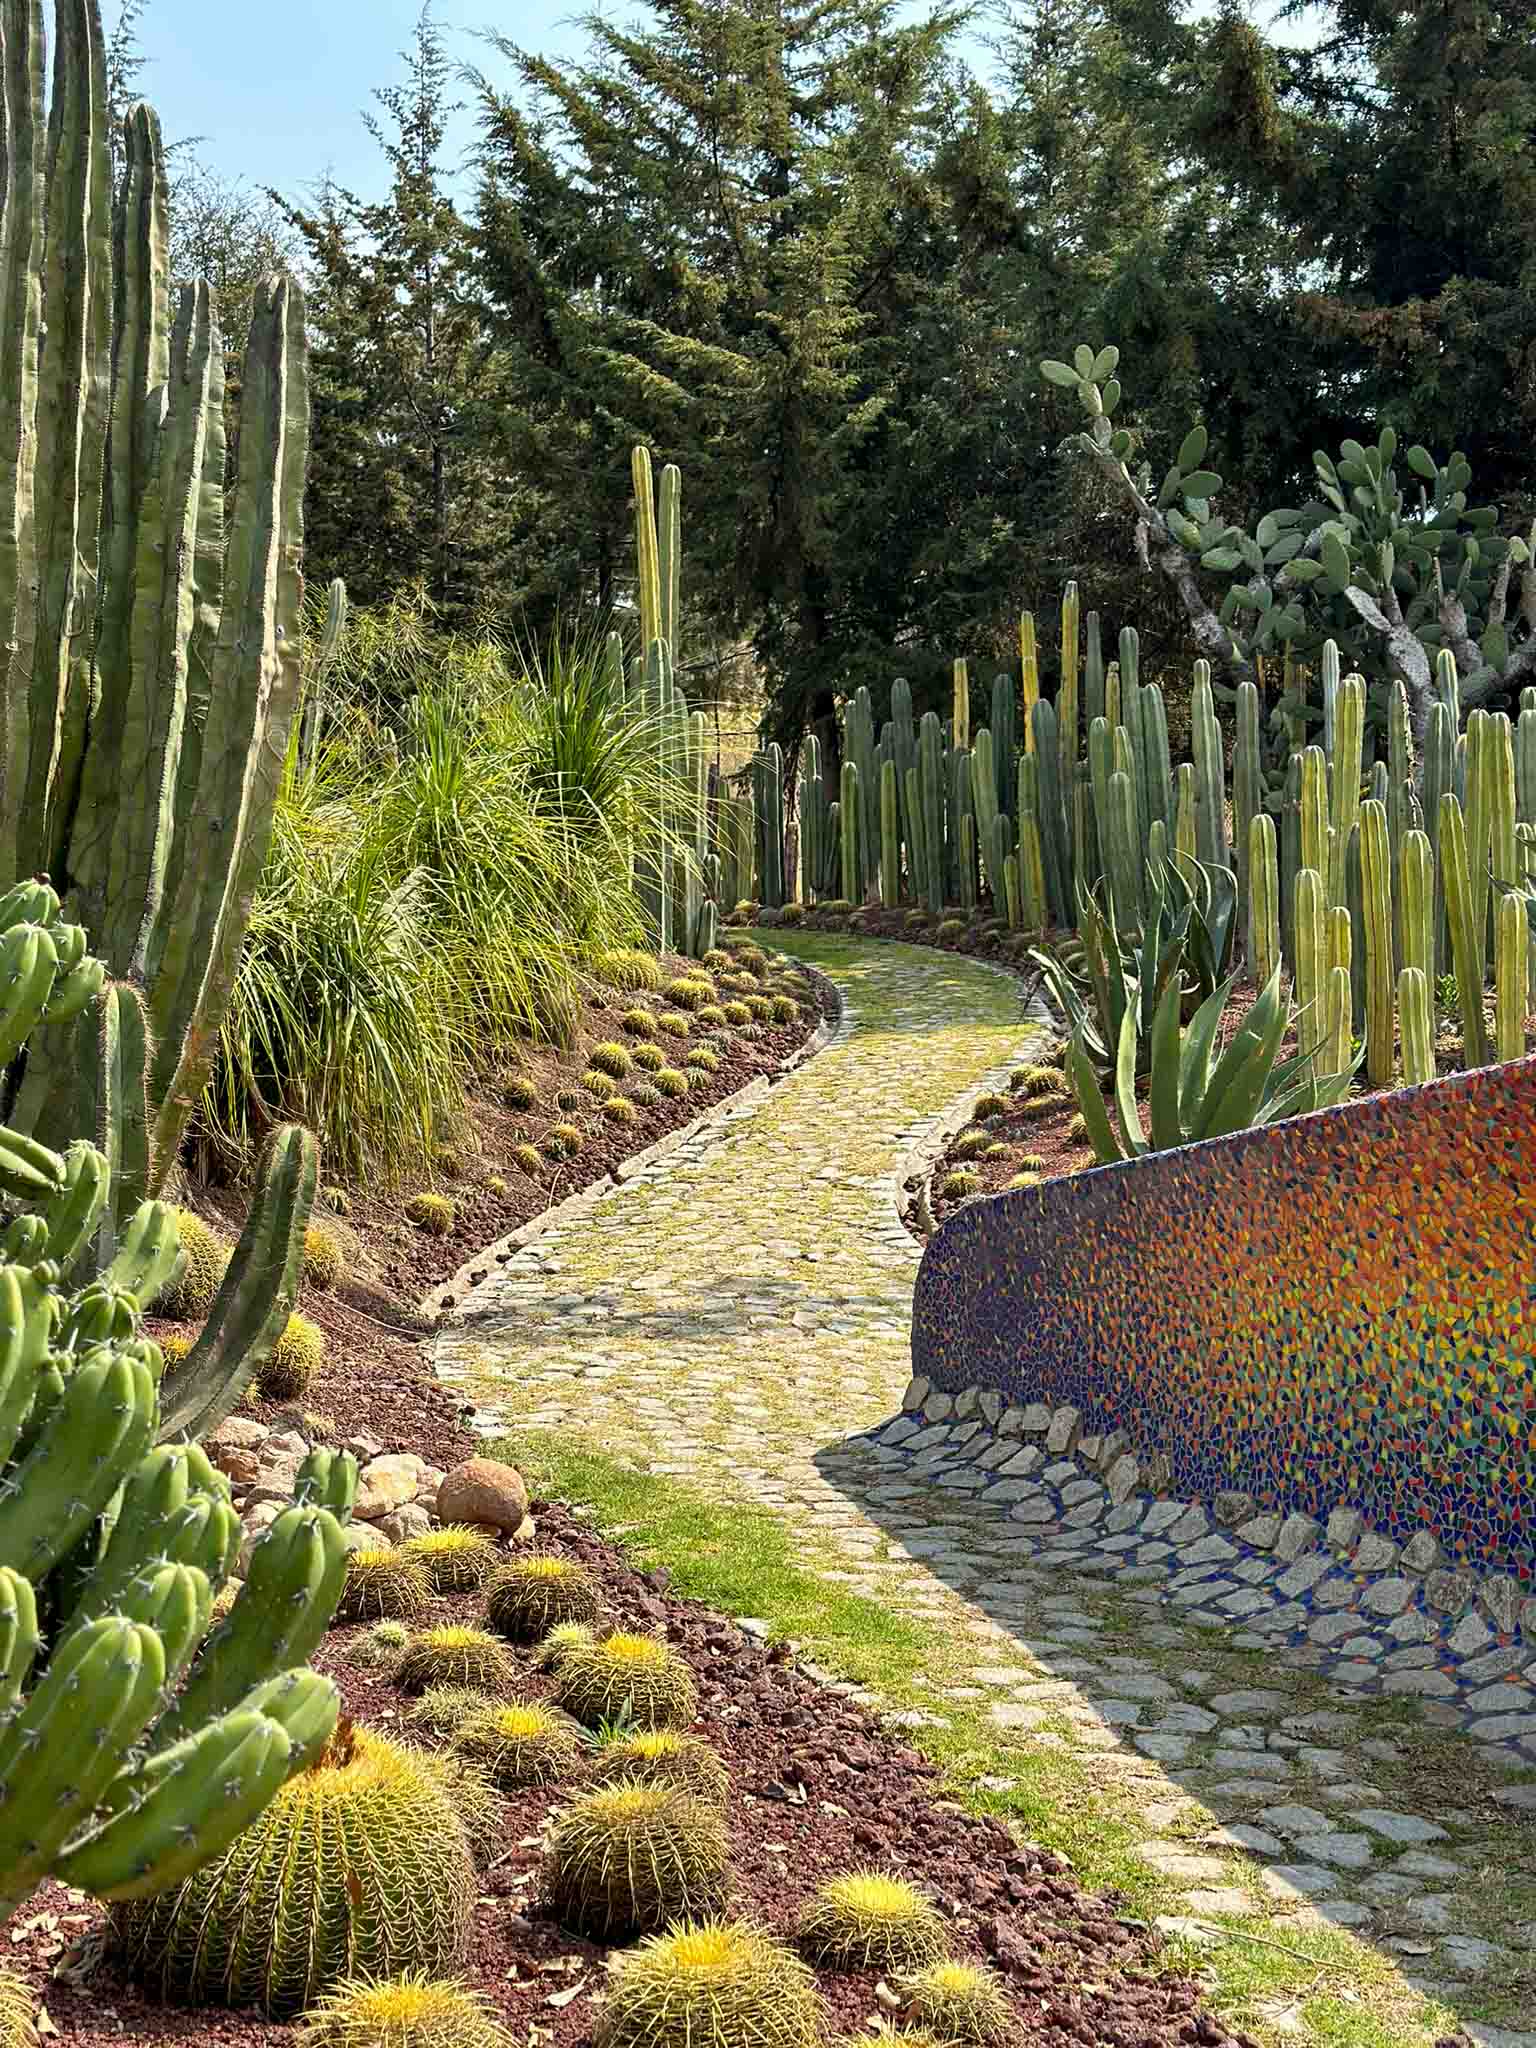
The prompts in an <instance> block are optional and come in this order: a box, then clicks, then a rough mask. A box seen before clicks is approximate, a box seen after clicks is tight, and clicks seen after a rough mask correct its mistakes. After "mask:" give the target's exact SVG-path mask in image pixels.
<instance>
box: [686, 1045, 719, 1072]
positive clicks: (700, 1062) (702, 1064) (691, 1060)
mask: <svg viewBox="0 0 1536 2048" xmlns="http://www.w3.org/2000/svg"><path fill="white" fill-rule="evenodd" d="M684 1064H685V1065H686V1066H690V1067H697V1068H699V1069H700V1071H701V1072H703V1073H706V1074H717V1073H719V1071H720V1055H719V1053H717V1052H715V1051H713V1050H712V1049H711V1048H710V1047H709V1046H707V1045H696V1046H695V1047H694V1048H693V1050H692V1051H691V1052H690V1053H689V1055H688V1057H687V1060H686V1061H685V1062H684Z"/></svg>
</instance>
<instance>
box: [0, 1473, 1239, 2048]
mask: <svg viewBox="0 0 1536 2048" xmlns="http://www.w3.org/2000/svg"><path fill="white" fill-rule="evenodd" d="M535 1512H536V1516H537V1520H538V1523H539V1541H540V1545H541V1547H542V1548H544V1549H546V1550H550V1551H556V1552H559V1553H561V1554H564V1555H567V1556H574V1557H579V1558H581V1559H582V1560H584V1561H585V1562H586V1563H588V1564H589V1565H591V1566H592V1567H594V1568H595V1569H596V1570H597V1571H598V1572H599V1574H600V1576H601V1579H602V1582H603V1587H604V1593H605V1597H606V1599H607V1602H608V1608H609V1614H610V1618H611V1619H612V1620H613V1621H614V1622H615V1623H616V1624H620V1625H628V1626H640V1627H643V1628H646V1629H650V1630H655V1631H659V1632H661V1633H664V1634H665V1635H666V1636H667V1637H668V1638H669V1639H670V1640H671V1641H672V1642H673V1643H674V1644H676V1645H677V1647H678V1649H679V1650H680V1651H681V1652H682V1654H683V1656H684V1657H685V1658H686V1659H687V1661H688V1663H689V1664H690V1665H691V1667H692V1669H693V1671H694V1673H695V1676H696V1678H697V1680H698V1683H699V1693H700V1715H699V1722H698V1727H699V1731H700V1732H701V1733H702V1734H704V1735H705V1736H706V1737H707V1738H708V1740H709V1741H710V1742H711V1743H712V1744H713V1745H714V1747H715V1748H716V1749H717V1751H718V1752H719V1754H720V1755H721V1756H722V1758H723V1759H724V1760H725V1763H726V1765H727V1768H728V1770H729V1773H730V1777H731V1797H730V1824H731V1850H732V1865H733V1891H732V1898H731V1910H732V1911H733V1912H736V1913H739V1914H742V1915H744V1916H747V1917H751V1918H754V1919H756V1920H758V1921H760V1922H761V1923H763V1924H765V1925H767V1926H768V1927H770V1928H771V1929H773V1930H774V1931H776V1932H777V1933H779V1934H780V1935H782V1936H784V1937H785V1938H792V1937H793V1933H794V1928H795V1924H796V1920H797V1917H798V1913H799V1910H800V1907H801V1905H802V1902H803V1901H804V1900H805V1899H806V1897H807V1896H808V1894H809V1893H810V1892H811V1891H812V1890H813V1888H814V1887H815V1885H816V1884H817V1883H818V1882H820V1881H821V1880H822V1879H824V1878H826V1877H830V1876H834V1875H837V1874H839V1873H841V1872H844V1871H847V1870H850V1869H857V1868H866V1867H872V1868H878V1869H880V1870H884V1871H890V1872H895V1873H899V1874H902V1875H905V1876H906V1877H908V1878H910V1879H911V1880H912V1881H913V1882H914V1883H916V1884H917V1885H919V1886H920V1887H921V1888H922V1889H923V1890H924V1891H925V1892H926V1893H927V1894H928V1895H929V1896H930V1897H931V1898H932V1899H933V1900H934V1901H935V1902H936V1903H937V1904H938V1906H939V1907H940V1910H941V1911H942V1913H943V1914H944V1916H945V1918H946V1919H947V1920H948V1922H949V1923H950V1928H951V1935H952V1946H953V1950H954V1953H955V1954H957V1955H959V1956H964V1957H970V1958H972V1959H975V1960H977V1961H982V1960H988V1961H991V1962H992V1963H993V1964H994V1965H995V1966H996V1967H997V1968H998V1969H999V1970H1000V1971H1001V1972H1002V1973H1003V1975H1004V1978H1005V1980H1006V1983H1007V1986H1008V1989H1009V1992H1010V1995H1011V1997H1012V2001H1013V2005H1014V2009H1015V2012H1016V2014H1017V2019H1018V2031H1017V2033H1016V2035H1015V2036H1014V2037H1013V2038H1014V2039H1016V2040H1017V2041H1019V2042H1025V2043H1041V2044H1059V2048H1067V2044H1083V2048H1174V2044H1185V2043H1191V2044H1200V2048H1252V2044H1250V2043H1249V2042H1248V2039H1247V2037H1246V2036H1243V2035H1232V2034H1230V2033H1229V2032H1228V2031H1227V2030H1226V2029H1225V2028H1224V2027H1223V2026H1222V2025H1221V2024H1220V2023H1219V2022H1218V2021H1216V2020H1215V2019H1213V2018H1212V2017H1211V2016H1210V2015H1209V2014H1208V2013H1207V2012H1206V2010H1205V2009H1204V2006H1203V2004H1202V1994H1201V1992H1200V1990H1199V1987H1198V1986H1196V1985H1194V1984H1192V1983H1190V1982H1188V1981H1187V1980H1184V1979H1180V1978H1177V1977H1173V1976H1170V1975H1167V1974H1165V1973H1164V1972H1163V1971H1162V1970H1161V1969H1160V1968H1159V1965H1158V1961H1157V1947H1158V1943H1157V1938H1156V1936H1155V1935H1153V1934H1151V1933H1149V1931H1148V1930H1147V1929H1146V1928H1145V1926H1143V1925H1142V1924H1141V1923H1140V1922H1138V1921H1136V1920H1134V1919H1131V1918H1129V1917H1128V1916H1125V1915H1123V1914H1122V1913H1121V1912H1120V1911H1119V1910H1117V1902H1116V1901H1115V1900H1114V1899H1113V1898H1109V1899H1099V1898H1094V1897H1093V1896H1091V1895H1090V1894H1088V1893H1086V1892H1084V1891H1083V1890H1082V1889H1081V1888H1080V1887H1079V1886H1078V1884H1077V1883H1076V1882H1075V1880H1074V1879H1073V1877H1072V1875H1071V1873H1070V1871H1069V1870H1068V1869H1067V1868H1066V1866H1065V1865H1064V1863H1063V1862H1062V1860H1061V1859H1060V1858H1059V1857H1056V1856H1053V1855H1051V1854H1049V1853H1047V1852H1045V1851H1043V1850H1040V1849H1037V1848H1035V1847H1033V1846H1031V1845H1027V1844H1021V1843H1019V1842H1017V1841H1016V1840H1015V1839H1014V1838H1013V1837H1012V1836H1011V1835H1010V1834H1009V1833H1008V1831H1007V1829H1006V1828H1004V1827H1003V1826H1002V1825H1001V1823H999V1822H997V1821H994V1820H989V1819H984V1818H976V1817H974V1816H971V1815H968V1814H966V1813H964V1812H963V1811H961V1810H960V1809H959V1808H958V1807H956V1806H954V1805H952V1804H951V1803H950V1802H948V1801H946V1800H944V1799H943V1798H942V1797H940V1796H939V1795H938V1791H937V1788H936V1786H935V1782H934V1780H935V1771H934V1767H933V1765H932V1764H930V1763H929V1762H928V1761H927V1760H926V1759H924V1758H923V1757H921V1756H919V1755H918V1754H917V1753H916V1752H915V1751H913V1750H910V1749H908V1748H906V1747H905V1746H904V1745H903V1744H902V1743H901V1742H900V1740H899V1739H893V1737H891V1736H890V1735H888V1734H886V1733H884V1732H883V1731H882V1730H881V1729H880V1728H879V1727H878V1726H877V1725H876V1724H875V1723H874V1722H873V1721H872V1720H871V1719H870V1717H869V1716H868V1715H867V1714H866V1713H864V1712H863V1711H862V1710H861V1709H859V1708H858V1707H856V1706H854V1705H852V1704H850V1703H849V1702H848V1701H846V1700H844V1699H842V1698H841V1697H839V1696H838V1695H837V1694H835V1693H833V1692H830V1691H828V1690H827V1689H825V1688H824V1687H823V1686H821V1685H820V1684H819V1683H817V1682H815V1681H814V1680H812V1679H811V1678H810V1677H809V1676H807V1675H806V1674H805V1673H803V1672H801V1671H800V1670H798V1669H797V1668H796V1666H795V1663H794V1661H793V1657H792V1655H791V1654H790V1653H789V1652H788V1650H787V1649H786V1648H785V1647H784V1646H778V1645H775V1646H771V1647H765V1646H764V1645H763V1644H761V1643H759V1642H758V1641H756V1640H755V1639H754V1638H753V1637H752V1636H751V1635H749V1634H747V1633H744V1632H743V1631H742V1630H741V1629H739V1628H738V1627H737V1626H736V1625H735V1624H734V1622H732V1621H731V1620H730V1618H729V1617H727V1616H725V1615H722V1614H716V1613H712V1612H711V1611H709V1610H708V1609H706V1608H704V1607H701V1606H699V1605H698V1604H697V1603H695V1602H692V1601H686V1600H681V1599H679V1598H677V1597H675V1596H674V1595H673V1594H672V1593H671V1592H669V1590H668V1577H667V1574H666V1573H665V1572H653V1573H648V1574H641V1573H640V1572H639V1571H637V1570H636V1569H635V1568H634V1567H633V1566H632V1565H631V1564H629V1563H628V1562H627V1561H626V1560H625V1559H624V1557H623V1556H622V1554H621V1553H620V1552H618V1551H617V1550H616V1549H615V1548H614V1547H613V1545H611V1544H609V1543H607V1542H605V1541H603V1540H602V1539H600V1538H598V1537H597V1536H595V1535H594V1534H593V1533H592V1531H591V1530H589V1529H588V1528H586V1527H585V1526H584V1525H583V1523H582V1522H581V1521H580V1520H579V1519H578V1518H577V1517H575V1516H574V1515H572V1514H570V1513H569V1512H567V1511H566V1510H564V1509H562V1508H558V1507H550V1506H539V1507H536V1510H535ZM478 1604H479V1603H478V1596H475V1595H467V1596H464V1597H462V1598H460V1599H457V1600H445V1601H443V1602H442V1603H440V1606H441V1610H442V1615H443V1617H444V1618H448V1617H449V1616H452V1617H453V1618H456V1619H460V1620H473V1619H476V1618H477V1616H478ZM357 1633H358V1631H357V1630H355V1629H338V1630H335V1631H333V1633H332V1634H331V1636H330V1637H329V1638H328V1639H327V1642H326V1644H325V1646H324V1649H323V1651H322V1654H321V1655H320V1657H319V1658H317V1660H316V1661H317V1663H319V1664H320V1665H321V1666H322V1667H323V1668H325V1669H328V1670H329V1671H331V1672H332V1674H333V1675H334V1676H335V1677H336V1678H337V1679H338V1681H339V1683H340V1684H341V1686H342V1689H343V1691H344V1693H345V1695H346V1701H347V1707H348V1710H349V1711H350V1712H351V1713H353V1714H354V1715H355V1716H358V1717H360V1718H362V1719H364V1720H366V1721H367V1722H368V1723H369V1724H370V1725H373V1726H375V1727H385V1728H388V1727H390V1726H391V1723H392V1718H393V1717H395V1716H397V1715H398V1714H399V1713H400V1711H401V1709H402V1706H403V1705H404V1702H403V1701H402V1700H401V1698H400V1696H399V1695H398V1694H397V1693H396V1692H395V1691H394V1689H393V1687H392V1686H390V1685H389V1684H388V1683H387V1682H384V1681H382V1680H380V1679H379V1678H377V1677H375V1676H373V1675H364V1674H361V1673H359V1672H358V1671H356V1670H355V1669H354V1668H353V1667H352V1666H351V1665H350V1664H348V1663H347V1661H346V1658H345V1651H346V1647H347V1645H348V1643H349V1642H350V1641H351V1640H352V1638H353V1637H354V1636H355V1635H356V1634H357ZM514 1654H515V1656H516V1660H517V1663H518V1667H519V1669H518V1692H519V1694H520V1695H521V1696H525V1697H533V1696H536V1695H537V1694H539V1693H542V1692H544V1691H546V1690H547V1689H548V1681H547V1680H546V1678H545V1677H544V1676H543V1674H541V1673H539V1672H537V1671H535V1670H534V1669H533V1667H532V1662H531V1659H530V1658H529V1656H528V1655H527V1654H526V1653H523V1652H515V1653H514ZM407 1732H408V1733H411V1734H412V1735H414V1731H407ZM567 1790H568V1788H567ZM564 1796H566V1791H565V1790H562V1788H552V1789H550V1790H548V1791H539V1792H529V1793H526V1794H523V1795H520V1796H519V1797H518V1798H517V1800H516V1801H515V1803H509V1804H508V1807H507V1812H506V1829H505V1841H506V1848H505V1850H504V1852H503V1854H502V1856H501V1857H500V1859H499V1860H498V1861H497V1863H496V1864H495V1865H494V1866H493V1868H492V1869H491V1870H490V1871H489V1872H487V1873H486V1874H485V1876H484V1878H483V1880H482V1893H481V1901H480V1906H479V1910H478V1913H477V1916H476V1924H475V1935H474V1941H473V1945H472V1950H471V1954H470V1957H469V1961H468V1965H467V1968H466V1971H465V1975H466V1977H467V1979H468V1981H469V1982H471V1983H472V1984H474V1985H476V1986H477V1987H478V1988H479V1989H480V1990H481V1991H482V1992H484V1993H485V1994H486V1995H487V1996H488V1997H489V1998H490V2000H491V2002H492V2003H493V2005H494V2006H495V2007H496V2009H497V2011H498V2012H499V2013H500V2014H501V2015H502V2016H503V2018H504V2020H505V2022H506V2024H507V2025H508V2027H509V2029H510V2031H511V2032H512V2034H513V2037H514V2039H516V2040H517V2041H519V2042H522V2041H524V2040H527V2041H530V2042H532V2041H538V2042H541V2043H547V2044H549V2048H585V2044H588V2043H589V2042H590V2041H591V2039H592V2028H593V2023H594V2019H595V2017H596V2013H597V2006H596V2000H595V1994H597V1993H599V1992H600V1991H601V1988H602V1984H603V1978H604V1969H603V1966H604V1963H605V1962H606V1960H607V1956H608V1954H609V1953H610V1952H609V1951H608V1950H606V1949H604V1948H602V1947H600V1946H596V1945H594V1944H592V1943H590V1942H588V1941H585V1940H583V1939H581V1938H580V1937H578V1936H575V1935H572V1934H570V1933H568V1932H567V1931H566V1930H565V1929H563V1928H561V1927H560V1926H558V1925H556V1924H555V1923H554V1922H553V1921H552V1920H550V1919H549V1918H547V1917H546V1916H545V1914H544V1912H543V1911H542V1909H541V1906H540V1902H539V1878H538V1868H539V1856H540V1850H539V1836H540V1831H541V1829H542V1826H543V1823H544V1821H545V1819H546V1817H547V1816H548V1814H549V1812H550V1811H551V1809H552V1808H553V1807H555V1806H557V1805H558V1804H560V1803H561V1801H562V1799H563V1797H564ZM98 1918H99V1915H98V1913H97V1909H95V1908H93V1907H91V1906H90V1905H89V1904H88V1903H87V1904H85V1905H84V1906H81V1905H80V1904H79V1902H78V1901H76V1900H75V1899H73V1898H72V1897H71V1896H70V1895H69V1894H66V1893H64V1892H63V1891H62V1890H61V1889H60V1888H59V1887H57V1886H50V1887H47V1888H46V1889H45V1891H44V1892H42V1893H40V1894H39V1895H38V1897H37V1898H36V1900H35V1901H34V1902H33V1905H32V1907H31V1909H30V1910H29V1912H28V1913H27V1914H25V1915H24V1916H23V1919H22V1922H21V1925H20V1927H19V1928H18V1929H16V1930H13V1932H17V1933H20V1935H21V1938H20V1939H19V1940H16V1941H14V1942H13V1944H12V1955H11V1958H10V1960H11V1962H12V1964H13V1965H16V1966H18V1967H20V1968H22V1969H24V1970H25V1971H26V1973H27V1974H28V1975H29V1976H30V1977H31V1979H32V1980H33V1982H34V1984H35V1986H36V1988H37V1990H38V1992H39V1993H40V1995H42V1996H44V1997H45V1999H46V2004H47V2010H48V2015H49V2019H50V2021H51V2023H52V2025H53V2027H54V2028H55V2029H56V2030H57V2033H58V2035H59V2036H60V2037H62V2038H63V2039H64V2040H67V2041H72V2042H76V2043H78V2044H80V2048H126V2044H128V2043H130V2042H134V2043H137V2042H143V2041H145V2040H146V2039H149V2040H154V2041H188V2042H190V2041H203V2042H206V2041H217V2042H229V2043H240V2044H242V2048H276V2044H278V2043H281V2042H284V2041H288V2040H291V2038H292V2031H291V2029H290V2028H288V2027H284V2026H279V2025H277V2024H275V2023H272V2022H270V2021H266V2020H263V2019H262V2018H260V2017H259V2016H258V2015H254V2014H252V2015H231V2014H223V2013H214V2012H210V2011H204V2010H199V2011H197V2012H182V2011H177V2010H174V2009H166V2008H162V2007H159V2006H156V2005H153V2004H151V2003H149V2002H147V2001H145V2000H143V1999H141V1998H140V1997H139V1995H138V1994H137V1993H136V1992H135V1991H134V1990H133V1989H132V1988H131V1987H129V1986H127V1985H126V1984H124V1983H123V1982H122V1981H121V1980H120V1978H119V1977H118V1976H117V1975H116V1973H115V1971H114V1969H113V1968H112V1966H111V1964H110V1963H106V1964H103V1965H102V1966H101V1967H100V1968H99V1969H98V1970H97V1971H96V1972H95V1973H94V1974H93V1975H92V1976H91V1977H90V1978H89V1980H88V1981H87V1982H85V1983H83V1984H77V1985H71V1984H68V1983H60V1982H59V1981H57V1980H54V1981H50V1980H49V1976H48V1971H49V1968H50V1966H51V1964H52V1963H53V1962H54V1961H56V1960H57V1959H58V1956H59V1954H60V1953H62V1952H64V1950H65V1948H66V1945H67V1944H68V1943H69V1942H70V1941H71V1940H72V1939H73V1938H74V1937H76V1936H77V1935H78V1934H80V1933H81V1932H82V1931H83V1930H84V1929H85V1928H86V1927H88V1926H90V1925H94V1924H95V1923H96V1922H97V1920H98ZM820 1982H821V1986H822V1990H823V1992H824V1994H825V1996H826V1999H827V2003H828V2006H829V2008H830V2012H831V2015H832V2020H833V2026H834V2030H835V2031H839V2032H843V2033H847V2034H861V2033H862V2032H863V2031H864V2029H865V2028H866V2025H867V2023H868V2022H870V2021H872V2020H874V2019H875V2018H876V2017H878V2016H879V2015H880V2014H881V2013H882V2005H881V2002H880V2000H879V1999H878V1998H877V1995H876V1985H877V1982H878V1977H877V1974H876V1973H874V1972H870V1971H854V1972H841V1973H834V1972H830V1971H825V1970H824V1971H822V1972H821V1973H820ZM572 1991H574V1992H575V1996H574V1997H570V1998H568V1997H567V1996H566V1994H567V1993H569V1992H572Z"/></svg>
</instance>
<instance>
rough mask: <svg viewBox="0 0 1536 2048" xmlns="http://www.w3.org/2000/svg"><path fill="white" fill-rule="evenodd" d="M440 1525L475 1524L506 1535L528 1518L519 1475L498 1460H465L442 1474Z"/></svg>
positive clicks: (438, 1500)
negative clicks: (484, 1525)
mask: <svg viewBox="0 0 1536 2048" xmlns="http://www.w3.org/2000/svg"><path fill="white" fill-rule="evenodd" d="M437 1518H438V1520H439V1521H440V1522H478V1523H484V1524H487V1525H489V1526H490V1527H491V1528H493V1529H497V1530H500V1531H503V1532H505V1533H507V1534H512V1533H515V1532H516V1531H517V1530H519V1529H521V1527H522V1525H523V1523H524V1522H526V1521H527V1519H528V1489H527V1487H526V1486H525V1485H524V1484H523V1478H522V1474H521V1473H520V1472H518V1471H516V1470H515V1469H514V1468H513V1467H512V1466H511V1465H503V1464H502V1463H501V1461H500V1459H498V1458H466V1459H465V1460H464V1462H463V1463H462V1464H460V1465H455V1466H454V1468H453V1470H452V1471H451V1472H448V1473H445V1474H444V1476H443V1483H442V1485H441V1486H439V1488H438V1489H437Z"/></svg>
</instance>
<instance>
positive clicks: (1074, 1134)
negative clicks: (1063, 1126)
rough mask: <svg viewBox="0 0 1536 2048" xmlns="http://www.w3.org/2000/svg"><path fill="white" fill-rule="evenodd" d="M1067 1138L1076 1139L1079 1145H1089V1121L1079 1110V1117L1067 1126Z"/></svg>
mask: <svg viewBox="0 0 1536 2048" xmlns="http://www.w3.org/2000/svg"><path fill="white" fill-rule="evenodd" d="M1067 1136H1068V1137H1069V1138H1072V1139H1074V1140H1075V1141H1076V1142H1077V1143H1078V1144H1086V1143H1087V1141H1088V1119H1087V1117H1085V1116H1084V1115H1083V1113H1082V1111H1081V1110H1079V1111H1078V1113H1077V1115H1076V1116H1075V1117H1073V1119H1072V1121H1071V1123H1069V1124H1068V1125H1067Z"/></svg>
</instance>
